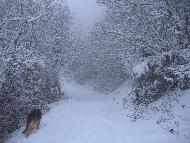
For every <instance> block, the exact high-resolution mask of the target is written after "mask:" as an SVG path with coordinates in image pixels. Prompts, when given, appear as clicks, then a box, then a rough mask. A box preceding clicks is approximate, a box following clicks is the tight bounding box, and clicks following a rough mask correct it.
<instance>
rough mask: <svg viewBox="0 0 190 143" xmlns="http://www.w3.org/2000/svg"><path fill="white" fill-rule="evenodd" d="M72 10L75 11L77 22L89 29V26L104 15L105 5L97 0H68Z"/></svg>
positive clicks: (83, 28)
mask: <svg viewBox="0 0 190 143" xmlns="http://www.w3.org/2000/svg"><path fill="white" fill-rule="evenodd" d="M67 2H68V5H69V7H70V9H71V12H72V13H74V18H75V23H76V24H77V25H78V26H80V27H81V28H82V30H85V31H88V29H89V27H90V26H91V25H92V24H93V23H94V22H96V21H98V19H100V18H101V17H102V15H103V10H104V9H103V7H101V6H99V5H98V4H96V0H67Z"/></svg>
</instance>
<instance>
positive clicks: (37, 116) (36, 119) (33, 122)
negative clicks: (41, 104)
mask: <svg viewBox="0 0 190 143" xmlns="http://www.w3.org/2000/svg"><path fill="white" fill-rule="evenodd" d="M41 119H42V112H41V110H40V109H39V108H37V107H34V108H33V110H32V111H31V113H30V114H29V115H28V118H27V125H26V128H25V129H24V131H23V132H22V133H23V134H25V135H26V137H29V135H30V134H31V133H32V131H33V130H34V129H39V125H40V121H41Z"/></svg>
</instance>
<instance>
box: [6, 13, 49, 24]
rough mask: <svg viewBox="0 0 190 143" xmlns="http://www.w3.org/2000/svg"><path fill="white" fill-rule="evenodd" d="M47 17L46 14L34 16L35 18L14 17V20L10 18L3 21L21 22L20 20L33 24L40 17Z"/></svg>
mask: <svg viewBox="0 0 190 143" xmlns="http://www.w3.org/2000/svg"><path fill="white" fill-rule="evenodd" d="M45 15H47V13H45V14H41V15H39V16H36V17H27V18H26V17H14V18H11V19H5V21H21V20H25V21H27V22H33V21H35V20H38V19H40V18H41V17H43V16H45Z"/></svg>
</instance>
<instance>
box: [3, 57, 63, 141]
mask: <svg viewBox="0 0 190 143" xmlns="http://www.w3.org/2000/svg"><path fill="white" fill-rule="evenodd" d="M2 59H3V58H1V61H2ZM2 64H4V65H5V64H6V66H5V68H4V69H3V72H1V77H3V80H1V81H0V115H1V116H0V120H1V122H0V127H1V128H0V139H1V141H2V140H3V139H4V137H5V136H6V135H7V134H8V133H10V132H12V131H13V130H15V129H17V128H19V127H21V126H22V125H23V123H25V119H26V115H27V114H28V113H29V112H30V110H31V108H32V105H38V106H39V107H40V108H41V109H42V110H43V111H44V112H45V111H46V110H47V104H48V103H52V102H55V101H58V100H59V99H60V98H61V97H62V96H61V94H62V93H61V89H60V84H59V81H58V79H57V78H56V77H55V76H53V75H54V74H53V73H50V70H48V69H47V67H46V66H45V65H44V64H42V63H40V62H39V60H34V59H31V60H28V61H26V60H24V61H19V60H18V59H15V58H11V59H9V60H8V61H6V62H4V63H2ZM1 79H2V78H1Z"/></svg>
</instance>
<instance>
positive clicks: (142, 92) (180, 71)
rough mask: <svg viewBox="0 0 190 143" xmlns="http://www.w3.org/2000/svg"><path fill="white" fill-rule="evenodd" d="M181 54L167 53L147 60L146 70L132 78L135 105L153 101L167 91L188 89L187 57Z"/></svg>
mask: <svg viewBox="0 0 190 143" xmlns="http://www.w3.org/2000/svg"><path fill="white" fill-rule="evenodd" d="M186 52H187V53H188V51H186ZM182 53H183V52H182ZM182 53H179V52H167V53H164V54H162V56H161V57H159V58H157V59H156V60H153V59H152V58H151V57H149V58H148V60H147V66H148V67H147V68H148V70H146V71H144V70H143V71H144V72H140V74H139V75H135V74H134V76H133V86H134V91H133V92H134V94H135V96H136V99H135V102H136V103H137V104H148V103H150V102H152V101H155V100H156V99H158V98H160V97H161V96H163V95H164V94H165V92H167V91H172V90H175V89H181V90H185V89H189V88H190V66H189V57H188V56H184V55H183V54H182ZM154 58H155V57H154ZM137 66H139V65H137ZM141 68H142V67H141Z"/></svg>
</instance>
